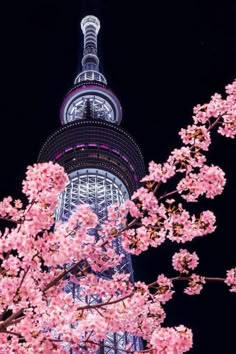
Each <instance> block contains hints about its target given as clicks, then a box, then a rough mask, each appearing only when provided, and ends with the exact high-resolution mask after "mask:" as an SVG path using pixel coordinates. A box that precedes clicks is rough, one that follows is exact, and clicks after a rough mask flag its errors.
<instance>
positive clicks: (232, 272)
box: [225, 268, 236, 293]
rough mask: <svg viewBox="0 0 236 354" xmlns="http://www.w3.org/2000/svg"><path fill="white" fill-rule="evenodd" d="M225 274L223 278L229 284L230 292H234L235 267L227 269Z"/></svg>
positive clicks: (235, 291)
mask: <svg viewBox="0 0 236 354" xmlns="http://www.w3.org/2000/svg"><path fill="white" fill-rule="evenodd" d="M226 274H227V276H226V279H225V283H226V284H227V285H228V286H230V290H229V291H231V292H232V293H236V268H233V269H230V270H227V273H226Z"/></svg>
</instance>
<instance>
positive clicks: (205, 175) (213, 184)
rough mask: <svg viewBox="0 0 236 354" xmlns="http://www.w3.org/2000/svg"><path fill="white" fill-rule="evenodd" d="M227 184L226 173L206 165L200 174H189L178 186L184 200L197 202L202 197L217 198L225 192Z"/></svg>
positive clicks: (216, 167)
mask: <svg viewBox="0 0 236 354" xmlns="http://www.w3.org/2000/svg"><path fill="white" fill-rule="evenodd" d="M225 183H226V179H225V173H224V172H223V171H222V170H221V169H220V168H219V167H218V166H213V165H212V166H207V165H204V166H203V167H201V168H200V171H199V173H189V174H188V175H187V176H186V177H184V178H182V179H181V181H180V182H179V183H178V185H177V190H178V192H179V193H180V194H181V196H182V198H184V199H186V200H187V201H188V202H196V201H197V199H198V198H199V196H200V195H203V194H205V196H206V198H212V199H213V198H215V196H217V195H219V194H221V193H222V192H223V189H224V186H225Z"/></svg>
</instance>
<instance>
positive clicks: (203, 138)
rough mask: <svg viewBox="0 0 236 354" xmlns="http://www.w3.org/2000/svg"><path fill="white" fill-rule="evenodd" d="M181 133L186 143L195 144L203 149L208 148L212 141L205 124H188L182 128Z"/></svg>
mask: <svg viewBox="0 0 236 354" xmlns="http://www.w3.org/2000/svg"><path fill="white" fill-rule="evenodd" d="M179 135H180V137H181V139H182V141H183V143H184V144H185V145H194V146H196V147H199V148H200V149H202V150H208V147H209V145H210V143H211V139H210V133H209V132H208V131H207V129H206V127H205V126H204V125H188V127H187V129H184V128H182V129H181V130H180V132H179Z"/></svg>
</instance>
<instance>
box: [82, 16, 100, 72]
mask: <svg viewBox="0 0 236 354" xmlns="http://www.w3.org/2000/svg"><path fill="white" fill-rule="evenodd" d="M81 29H82V32H83V35H84V51H83V55H84V56H83V59H82V68H83V71H85V70H96V71H99V59H98V56H97V35H98V32H99V30H100V21H99V20H98V18H97V17H95V16H86V17H84V18H83V20H82V21H81Z"/></svg>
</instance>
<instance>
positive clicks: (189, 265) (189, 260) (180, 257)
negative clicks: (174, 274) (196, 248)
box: [172, 249, 199, 274]
mask: <svg viewBox="0 0 236 354" xmlns="http://www.w3.org/2000/svg"><path fill="white" fill-rule="evenodd" d="M198 261H199V258H198V256H197V254H196V252H193V253H190V252H188V251H187V250H185V249H180V250H179V252H177V253H175V254H174V255H173V257H172V265H173V268H174V269H175V270H177V271H178V272H180V273H186V274H188V273H189V270H190V269H195V268H196V267H197V265H198Z"/></svg>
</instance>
